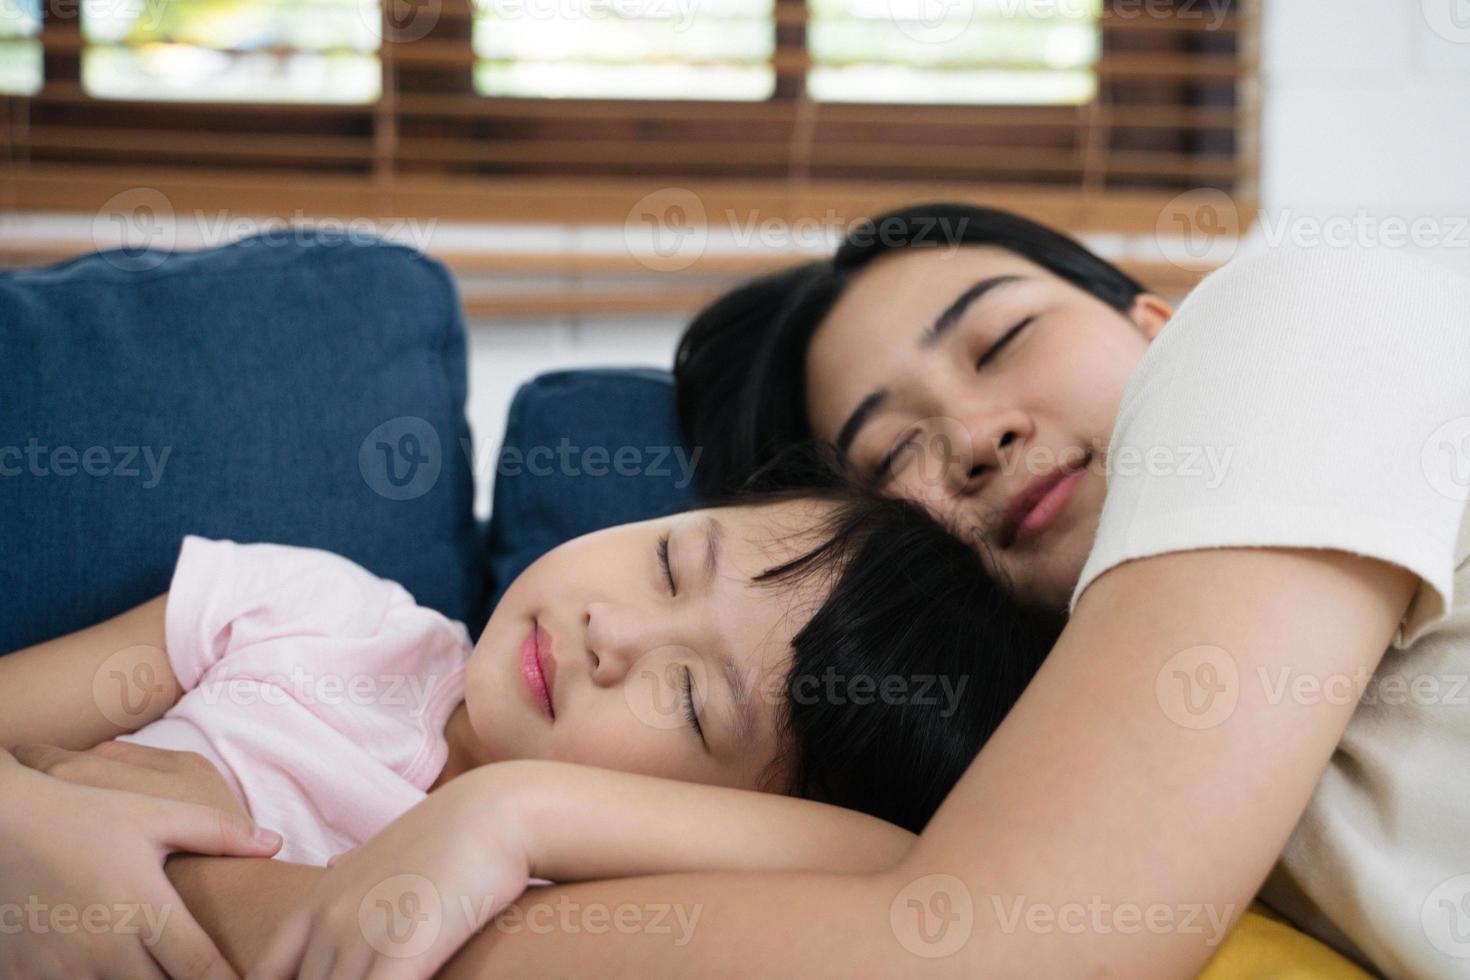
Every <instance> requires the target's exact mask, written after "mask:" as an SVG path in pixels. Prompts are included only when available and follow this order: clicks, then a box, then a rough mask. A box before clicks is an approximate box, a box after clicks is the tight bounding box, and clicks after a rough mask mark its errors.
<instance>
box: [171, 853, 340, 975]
mask: <svg viewBox="0 0 1470 980" xmlns="http://www.w3.org/2000/svg"><path fill="white" fill-rule="evenodd" d="M164 870H165V871H166V872H167V873H168V878H169V881H170V883H172V884H173V886H174V889H175V890H176V891H177V892H178V893H179V897H181V898H182V899H183V900H184V905H185V906H187V907H188V909H189V912H190V913H191V914H192V915H193V916H194V918H195V920H196V921H197V922H198V923H199V925H200V926H201V927H202V928H203V929H204V931H205V932H207V933H209V938H210V939H213V940H214V942H215V945H216V946H218V947H219V950H220V952H221V953H223V954H224V957H225V959H227V960H229V961H230V965H231V966H233V967H234V968H235V969H236V971H238V972H239V973H241V974H242V975H243V974H244V972H245V970H246V969H247V968H248V967H249V966H250V964H251V963H253V962H254V961H255V957H256V956H257V955H259V953H260V951H261V950H262V949H264V948H265V944H266V942H267V941H268V940H269V939H270V937H271V935H272V934H273V933H274V932H275V930H276V927H277V926H279V925H280V924H281V921H282V920H283V919H285V917H286V915H287V913H289V912H290V911H291V909H292V908H293V907H295V905H296V904H297V903H298V902H300V901H301V900H302V899H304V898H305V897H306V896H307V895H308V894H310V892H311V889H312V887H313V886H314V885H316V883H317V881H318V880H320V878H321V876H322V875H324V874H326V869H325V868H314V867H310V866H308V865H304V864H289V863H287V862H285V861H273V860H270V859H268V858H221V857H203V856H199V855H194V854H180V855H176V856H174V857H171V858H169V860H168V863H167V865H165V869H164Z"/></svg>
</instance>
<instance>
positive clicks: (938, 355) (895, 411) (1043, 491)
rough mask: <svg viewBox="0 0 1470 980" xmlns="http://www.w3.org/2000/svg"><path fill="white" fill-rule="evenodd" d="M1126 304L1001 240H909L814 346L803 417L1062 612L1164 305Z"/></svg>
mask: <svg viewBox="0 0 1470 980" xmlns="http://www.w3.org/2000/svg"><path fill="white" fill-rule="evenodd" d="M1170 312H1171V311H1170V309H1169V307H1168V305H1167V304H1165V303H1164V302H1163V301H1162V300H1160V299H1158V298H1157V297H1155V296H1152V295H1147V294H1145V295H1142V296H1140V297H1139V298H1138V299H1137V300H1136V301H1135V303H1134V305H1133V308H1132V309H1131V310H1130V311H1129V313H1128V314H1127V315H1124V314H1123V313H1120V312H1118V311H1117V310H1115V309H1113V308H1112V307H1111V306H1109V305H1107V304H1106V303H1104V302H1103V301H1102V300H1100V299H1098V298H1096V297H1095V296H1093V295H1092V294H1090V293H1088V292H1086V291H1085V290H1082V289H1079V288H1078V287H1076V286H1073V285H1071V284H1070V283H1068V282H1066V281H1065V280H1063V279H1061V278H1059V277H1058V276H1056V275H1054V274H1053V273H1051V272H1049V271H1047V270H1046V269H1044V268H1042V267H1041V266H1038V265H1036V264H1035V263H1032V262H1030V261H1028V260H1026V259H1024V258H1021V257H1020V256H1018V255H1015V254H1013V253H1011V252H1007V251H1005V250H1003V249H999V248H994V247H989V246H967V247H964V248H960V249H956V250H937V249H936V250H930V249H908V250H903V251H898V252H894V253H891V254H889V255H886V256H884V257H882V258H880V259H878V260H876V261H874V262H873V264H872V265H870V266H869V267H867V268H866V269H864V270H863V271H862V272H861V273H860V274H858V275H857V276H856V277H855V278H854V280H853V281H852V282H851V283H850V284H849V285H848V287H847V289H846V291H845V292H844V293H843V295H842V297H841V298H840V299H839V301H838V302H837V304H836V305H835V306H834V307H833V309H832V311H831V312H830V313H829V314H828V316H827V318H826V319H825V320H824V321H823V322H822V323H821V324H820V325H819V326H818V328H817V330H816V332H815V334H814V335H813V338H812V342H811V346H810V347H809V349H808V352H807V362H806V384H807V412H808V416H809V418H810V420H811V425H812V429H813V432H814V433H815V435H816V436H817V437H818V438H821V439H826V440H830V441H833V442H835V443H837V445H838V447H839V448H840V449H842V450H843V452H844V454H845V455H846V456H847V458H848V459H849V460H850V461H851V462H852V463H853V464H854V465H855V466H857V467H858V468H859V469H861V470H862V471H864V472H867V473H872V474H877V475H879V476H880V478H881V479H882V480H883V481H884V483H885V485H887V486H888V487H890V488H891V490H892V492H894V493H897V494H900V495H902V496H905V497H908V498H910V499H913V500H916V501H919V502H922V503H924V504H925V505H927V506H929V507H930V508H931V509H932V510H934V511H935V512H936V513H937V514H938V515H939V516H940V517H941V518H942V519H944V520H945V521H946V522H948V523H949V524H950V525H951V526H953V527H954V528H956V530H957V531H959V532H960V533H962V534H965V535H972V536H973V537H974V538H975V540H976V544H977V546H979V547H980V548H981V550H982V552H983V553H984V554H985V559H986V563H987V565H989V566H990V568H991V570H992V572H994V573H996V574H997V575H999V576H1002V577H1003V578H1005V579H1006V580H1007V581H1008V582H1009V583H1010V585H1011V587H1012V589H1013V590H1014V591H1015V593H1016V594H1017V595H1018V596H1019V597H1020V598H1021V599H1022V600H1023V601H1026V602H1028V603H1032V604H1035V605H1041V606H1045V607H1049V608H1053V609H1061V610H1065V608H1066V606H1067V602H1068V599H1069V598H1070V596H1071V591H1072V588H1073V586H1074V585H1075V583H1076V581H1077V578H1078V577H1079V576H1080V575H1081V573H1082V565H1083V563H1084V562H1085V560H1086V558H1087V553H1088V551H1089V550H1090V549H1091V547H1092V540H1093V535H1094V533H1095V531H1096V529H1097V520H1098V515H1099V513H1100V511H1101V508H1102V501H1103V495H1104V491H1105V489H1106V480H1105V469H1104V465H1105V462H1106V458H1107V445H1108V439H1109V437H1110V435H1111V434H1112V428H1113V422H1114V419H1115V418H1116V416H1117V412H1118V403H1119V401H1120V400H1121V398H1122V395H1123V388H1124V385H1125V384H1126V383H1127V381H1128V377H1129V375H1130V374H1131V373H1132V371H1133V368H1134V366H1135V365H1136V364H1137V363H1138V359H1139V358H1140V357H1141V356H1142V355H1143V352H1144V350H1145V349H1147V347H1148V344H1149V343H1150V342H1151V341H1152V340H1153V338H1154V337H1155V336H1157V335H1158V332H1159V330H1160V329H1162V328H1163V325H1164V323H1165V322H1166V321H1167V319H1168V317H1169V315H1170Z"/></svg>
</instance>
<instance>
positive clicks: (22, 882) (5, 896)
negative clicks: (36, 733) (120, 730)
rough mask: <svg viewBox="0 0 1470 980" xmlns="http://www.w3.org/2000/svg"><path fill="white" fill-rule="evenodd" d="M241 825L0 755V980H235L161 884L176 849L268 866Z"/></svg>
mask: <svg viewBox="0 0 1470 980" xmlns="http://www.w3.org/2000/svg"><path fill="white" fill-rule="evenodd" d="M254 833H255V828H254V827H253V826H252V825H251V823H250V822H249V821H248V820H243V819H241V818H240V817H239V816H237V815H235V814H227V813H222V812H220V811H219V810H216V809H214V808H212V807H204V806H198V805H196V804H190V803H179V802H175V801H173V800H158V799H152V798H150V797H147V796H141V795H138V794H136V793H124V792H118V791H116V790H109V789H97V788H95V787H91V786H75V785H72V784H70V783H66V782H63V781H61V780H58V779H53V778H51V777H49V776H45V775H42V774H41V773H39V772H35V771H33V770H30V769H27V768H25V767H24V766H21V765H20V764H19V763H17V762H16V761H15V760H14V758H12V757H11V755H10V753H8V752H6V751H4V750H3V749H0V908H11V909H16V910H19V911H20V912H21V918H20V921H19V923H11V924H12V925H15V924H18V925H19V926H20V928H19V929H18V930H17V929H0V976H4V977H163V976H167V977H174V978H178V980H184V978H188V980H199V978H204V977H209V978H215V980H222V978H226V977H233V976H234V975H235V974H234V972H233V971H232V970H231V969H230V967H229V965H228V964H227V963H226V962H225V960H224V958H223V957H221V956H220V953H219V950H218V949H216V948H215V945H214V943H212V942H211V941H210V939H209V937H208V936H207V935H206V934H205V933H204V930H202V929H200V928H199V925H198V923H196V922H195V921H194V919H193V917H192V916H190V914H189V911H188V909H186V908H185V907H184V903H183V902H182V901H181V900H180V898H179V896H178V893H177V892H175V891H174V889H173V886H172V885H170V884H169V882H168V879H167V878H166V877H165V876H164V872H163V862H164V858H165V857H166V856H167V855H168V854H170V853H171V852H174V851H193V852H196V853H199V854H221V855H230V856H237V857H270V856H271V855H272V854H274V853H275V852H276V851H277V850H278V849H279V848H280V845H281V841H280V838H279V837H277V836H274V835H272V836H271V837H269V838H265V839H257V838H256V837H255V836H254Z"/></svg>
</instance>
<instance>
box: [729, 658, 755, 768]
mask: <svg viewBox="0 0 1470 980" xmlns="http://www.w3.org/2000/svg"><path fill="white" fill-rule="evenodd" d="M720 667H721V668H722V670H721V673H723V674H724V675H725V686H726V687H728V688H729V689H730V705H731V707H732V708H734V713H735V738H734V745H735V747H736V748H737V749H739V748H741V747H744V746H745V745H746V744H747V743H748V742H749V741H750V740H751V739H752V738H753V737H754V736H755V730H756V721H757V718H756V705H755V702H753V701H752V700H751V699H750V685H748V684H747V683H746V682H745V675H744V673H743V672H742V671H741V670H740V667H739V666H738V665H737V664H736V663H735V661H734V660H732V659H731V658H730V657H729V656H728V655H726V656H722V657H721V658H720Z"/></svg>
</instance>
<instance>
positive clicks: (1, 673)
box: [0, 595, 180, 749]
mask: <svg viewBox="0 0 1470 980" xmlns="http://www.w3.org/2000/svg"><path fill="white" fill-rule="evenodd" d="M167 601H168V596H167V595H161V596H159V597H158V598H156V599H153V600H151V601H149V602H145V603H144V604H143V605H141V606H138V607H137V608H136V609H130V610H128V611H127V612H125V613H123V614H122V615H120V616H114V617H113V618H112V619H109V620H107V621H106V622H103V623H99V624H97V625H96V626H91V627H88V628H87V629H84V630H78V631H77V632H75V633H70V634H68V635H66V636H63V637H59V638H57V639H55V640H49V641H47V642H45V643H40V644H37V645H36V646H33V647H27V648H26V649H24V650H18V651H16V652H15V653H12V654H8V655H6V656H4V657H0V748H6V749H8V748H13V747H14V746H16V745H20V744H22V743H26V742H34V743H44V744H47V745H59V746H62V747H63V748H68V749H85V748H90V747H91V746H93V745H96V744H97V743H98V742H103V741H106V740H107V739H109V738H113V737H115V736H117V735H121V734H123V733H125V732H132V731H136V730H138V729H139V728H142V727H143V726H144V725H146V724H148V723H149V722H152V721H154V720H156V719H157V718H159V717H161V716H162V715H163V713H164V712H165V711H167V710H168V709H169V707H171V706H172V705H173V704H174V702H176V701H178V699H179V693H180V692H179V684H178V681H177V679H176V678H175V677H174V671H173V666H172V664H170V663H169V659H168V654H167V652H166V651H165V647H164V629H163V623H164V607H165V605H166V603H167Z"/></svg>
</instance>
